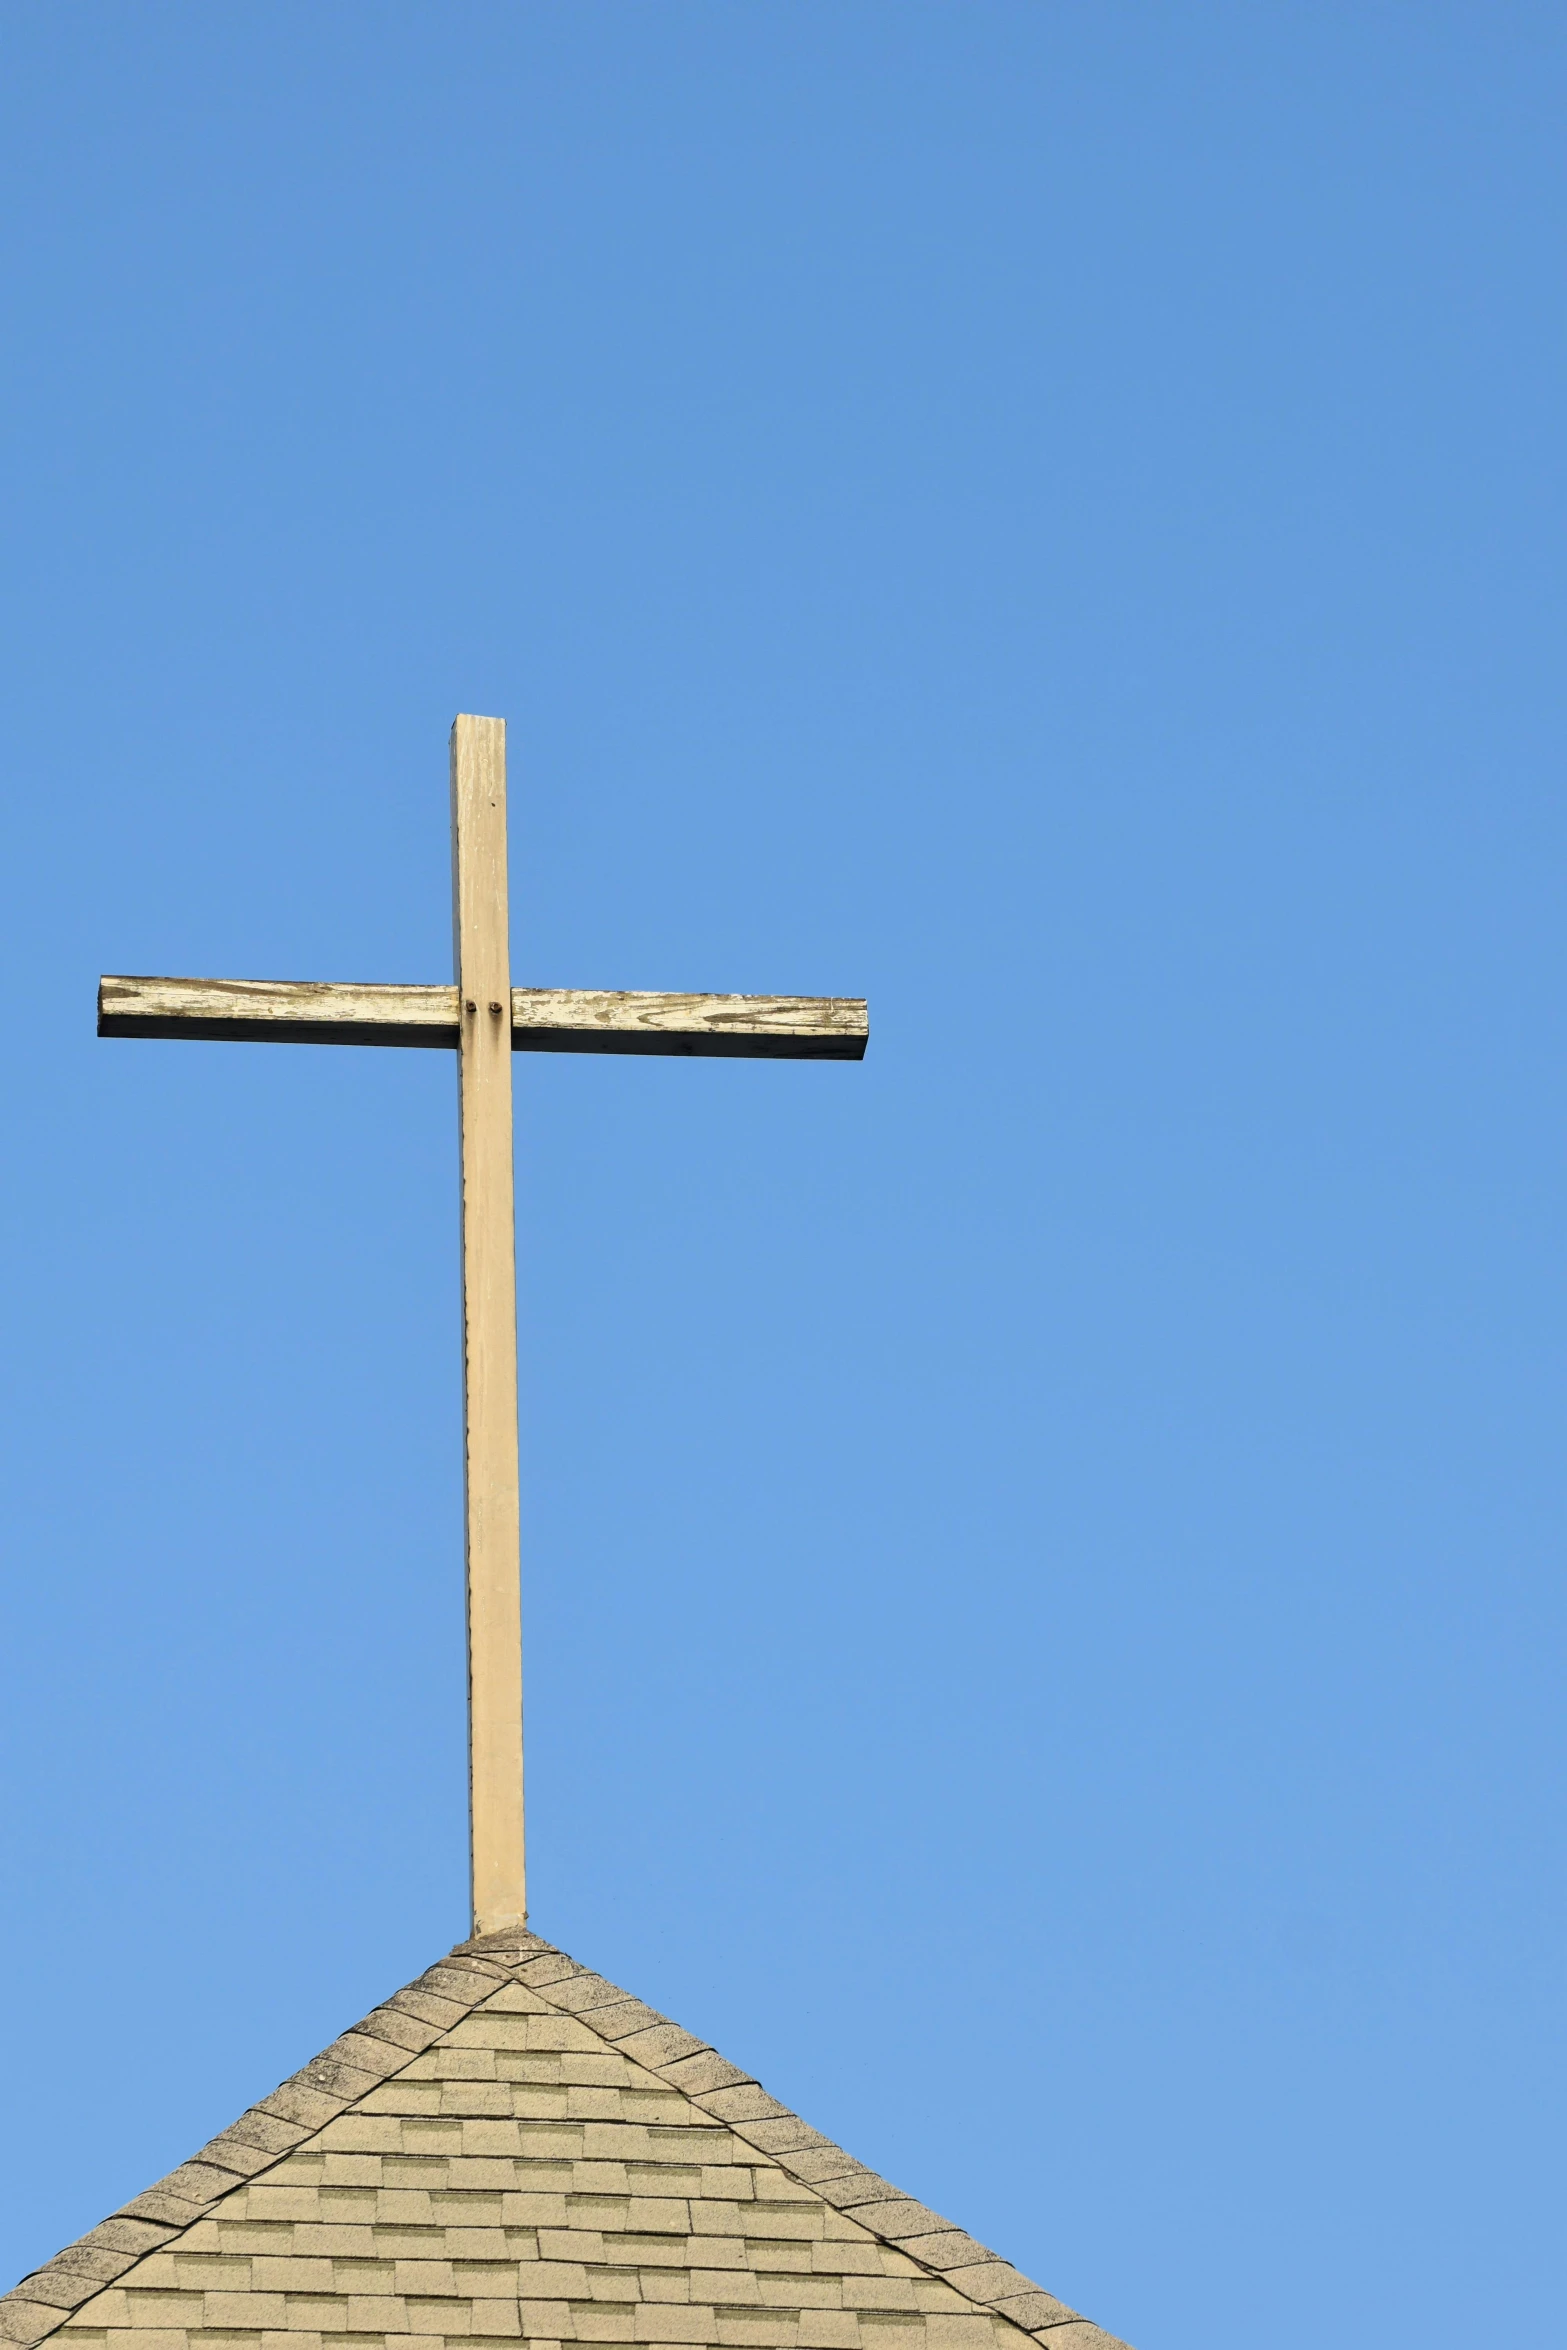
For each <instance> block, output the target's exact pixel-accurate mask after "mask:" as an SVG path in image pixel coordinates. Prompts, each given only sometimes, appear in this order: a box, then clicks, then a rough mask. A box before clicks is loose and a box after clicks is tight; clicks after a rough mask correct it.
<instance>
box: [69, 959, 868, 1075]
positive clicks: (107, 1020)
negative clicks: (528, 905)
mask: <svg viewBox="0 0 1567 2350" xmlns="http://www.w3.org/2000/svg"><path fill="white" fill-rule="evenodd" d="M510 998H511V1044H512V1050H513V1051H514V1052H519V1053H659V1054H665V1055H668V1056H671V1057H674V1058H678V1059H714V1060H729V1059H744V1060H780V1061H858V1060H863V1058H864V1056H865V1047H866V1043H867V1040H868V1037H869V1033H870V1029H869V1020H868V1016H867V1012H866V1007H865V1005H864V1004H863V1003H862V1002H861V1001H860V1000H859V999H858V998H857V997H853V996H792V995H783V996H769V995H674V994H658V993H652V992H648V991H636V990H631V989H624V988H620V989H590V988H570V987H514V988H512V989H511V990H510ZM98 1033H99V1035H100V1036H153V1037H158V1036H162V1037H196V1038H202V1037H215V1038H222V1039H226V1040H228V1041H230V1042H239V1043H244V1042H246V1041H249V1042H251V1043H254V1044H371V1045H391V1044H400V1045H428V1046H434V1047H437V1048H440V1047H445V1048H446V1049H448V1050H455V1048H456V1045H457V1040H458V1026H457V990H456V988H455V987H382V986H370V985H359V984H357V983H347V982H345V983H337V982H332V981H324V980H288V979H280V980H262V979H134V978H127V977H109V978H105V979H103V980H102V981H101V982H100V983H99V988H98Z"/></svg>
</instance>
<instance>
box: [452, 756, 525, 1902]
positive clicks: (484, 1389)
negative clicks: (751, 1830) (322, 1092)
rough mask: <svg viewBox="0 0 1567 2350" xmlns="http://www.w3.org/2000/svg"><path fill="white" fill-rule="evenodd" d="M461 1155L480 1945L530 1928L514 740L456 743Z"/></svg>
mask: <svg viewBox="0 0 1567 2350" xmlns="http://www.w3.org/2000/svg"><path fill="white" fill-rule="evenodd" d="M451 777H452V898H453V930H454V933H455V938H454V946H455V961H456V965H457V994H458V1018H459V1026H460V1037H461V1043H460V1049H459V1052H458V1063H457V1065H458V1099H459V1105H460V1117H459V1125H460V1133H461V1148H462V1297H463V1423H464V1435H465V1445H464V1452H465V1461H464V1467H465V1496H466V1526H467V1542H466V1555H467V1591H468V1767H469V1830H470V1836H471V1847H470V1849H471V1854H472V1869H473V1930H474V1932H475V1933H476V1934H494V1933H500V1932H503V1931H504V1930H505V1929H506V1928H508V1927H511V1926H520V1925H522V1924H523V1923H524V1922H525V1921H526V1918H527V1914H528V1902H527V1880H526V1875H525V1863H524V1852H523V1800H522V1602H521V1592H520V1588H519V1573H520V1534H519V1522H518V1471H517V1269H516V1233H515V1223H514V1215H513V1206H512V1125H511V1119H512V1109H511V1020H510V1017H509V1009H510V1004H511V982H510V979H509V977H508V975H507V956H508V946H507V913H506V727H505V723H504V721H503V720H501V719H499V718H472V717H460V718H458V719H457V721H456V722H455V724H454V725H453V727H452V744H451Z"/></svg>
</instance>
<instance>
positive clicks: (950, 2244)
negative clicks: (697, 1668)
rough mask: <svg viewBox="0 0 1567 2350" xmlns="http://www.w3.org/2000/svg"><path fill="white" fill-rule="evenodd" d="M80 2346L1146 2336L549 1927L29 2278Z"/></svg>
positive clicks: (370, 2020) (469, 1971) (344, 2059)
mask: <svg viewBox="0 0 1567 2350" xmlns="http://www.w3.org/2000/svg"><path fill="white" fill-rule="evenodd" d="M51 2335H57V2336H58V2337H59V2338H60V2339H59V2350H89V2346H91V2350H218V2345H219V2343H220V2342H221V2343H222V2344H223V2345H224V2350H233V2346H234V2345H235V2344H236V2343H240V2342H243V2343H246V2344H248V2345H251V2346H253V2350H380V2346H382V2345H385V2346H386V2350H437V2346H438V2345H440V2344H443V2343H447V2342H450V2343H453V2344H457V2343H461V2344H462V2345H464V2350H520V2344H521V2343H523V2342H526V2343H527V2344H528V2345H529V2350H543V2345H545V2344H550V2343H561V2344H565V2343H568V2342H594V2343H601V2344H606V2345H624V2346H625V2350H646V2346H647V2345H649V2344H659V2343H667V2344H673V2345H682V2346H689V2350H699V2346H700V2350H707V2346H708V2345H714V2346H718V2350H730V2346H732V2350H1009V2346H1010V2350H1022V2341H1023V2338H1024V2337H1025V2336H1026V2337H1030V2338H1031V2339H1032V2340H1033V2341H1034V2342H1035V2343H1036V2344H1038V2345H1040V2350H1126V2346H1125V2344H1123V2343H1119V2342H1117V2341H1116V2340H1115V2338H1114V2337H1113V2336H1112V2335H1110V2334H1107V2333H1105V2332H1103V2331H1102V2329H1101V2328H1100V2327H1098V2326H1096V2325H1091V2324H1090V2323H1089V2322H1088V2320H1087V2319H1086V2318H1081V2317H1079V2316H1078V2315H1077V2314H1076V2312H1075V2311H1073V2310H1071V2309H1068V2308H1067V2307H1066V2306H1065V2304H1064V2303H1062V2302H1060V2301H1057V2300H1055V2299H1054V2298H1053V2296H1052V2295H1050V2294H1049V2293H1044V2292H1041V2291H1040V2290H1039V2288H1038V2287H1037V2286H1036V2285H1032V2284H1030V2282H1029V2280H1028V2279H1027V2278H1026V2277H1024V2276H1020V2275H1019V2273H1018V2272H1017V2270H1016V2269H1014V2268H1010V2267H1009V2266H1008V2265H1007V2263H1006V2262H1005V2261H1002V2260H998V2259H997V2258H996V2256H995V2254H994V2253H991V2252H987V2251H986V2249H985V2247H984V2246H983V2245H982V2244H978V2243H976V2242H975V2241H974V2239H973V2238H972V2237H971V2236H967V2235H965V2234H964V2233H963V2232H962V2230H961V2229H958V2228H952V2227H949V2226H948V2225H947V2223H946V2221H945V2220H942V2219H939V2218H938V2217H937V2216H936V2214H935V2213H934V2212H932V2211H928V2210H927V2209H926V2208H925V2206H924V2205H923V2204H921V2203H916V2202H914V2201H912V2200H911V2199H910V2198H909V2197H908V2196H905V2195H900V2194H899V2193H898V2191H897V2189H896V2188H894V2187H890V2186H888V2184H887V2182H886V2180H885V2179H880V2178H878V2177H877V2176H876V2174H875V2173H874V2172H873V2171H868V2170H866V2169H864V2168H863V2167H862V2166H861V2165H860V2164H859V2163H857V2162H854V2161H853V2160H852V2159H851V2158H850V2157H849V2156H848V2155H846V2154H844V2153H843V2152H842V2151H841V2149H840V2148H838V2147H837V2146H835V2145H833V2143H832V2142H831V2140H830V2139H827V2138H824V2137H822V2136H821V2135H820V2134H819V2132H817V2131H815V2130H813V2129H811V2128H809V2127H808V2126H807V2124H806V2123H804V2122H802V2121H801V2120H799V2118H798V2117H797V2116H796V2115H795V2114H792V2113H790V2112H789V2111H788V2110H787V2108H786V2107H784V2106H781V2105H780V2104H778V2102H777V2100H776V2099H775V2098H772V2097H769V2096H768V2094H767V2092H766V2090H765V2089H762V2088H761V2087H759V2086H758V2084H757V2083H756V2082H755V2081H754V2080H753V2079H752V2078H751V2077H750V2075H749V2074H747V2073H743V2072H741V2071H740V2070H739V2068H738V2067H737V2066H735V2065H732V2064H730V2063H728V2062H727V2061H726V2059H725V2058H723V2057H721V2056H719V2055H718V2054H717V2052H716V2051H715V2050H714V2049H712V2048H709V2047H708V2046H707V2045H706V2043H705V2042H704V2041H701V2040H697V2039H693V2037H692V2036H691V2034H690V2033H689V2032H683V2031H681V2029H680V2027H679V2026H678V2025H677V2024H672V2023H670V2022H669V2021H668V2019H667V2018H666V2017H664V2016H661V2015H657V2014H655V2013H654V2011H653V2010H652V2009H651V2008H648V2007H644V2006H643V2005H642V2003H641V2001H640V2000H637V1999H633V1998H631V1997H629V1996H628V1994H627V1993H625V1992H624V1991H620V1990H617V1989H616V1987H615V1985H614V1984H613V1983H608V1982H606V1981H605V1980H604V1978H603V1977H602V1976H601V1975H596V1974H592V1973H590V1972H589V1971H588V1969H587V1968H585V1967H581V1966H579V1965H578V1964H577V1963H576V1961H575V1960H574V1959H570V1958H568V1957H566V1955H565V1953H564V1952H563V1951H559V1950H556V1949H555V1948H553V1947H552V1945H551V1944H549V1943H548V1942H545V1941H543V1940H542V1939H541V1938H540V1937H539V1936H538V1935H536V1934H529V1933H527V1932H509V1933H506V1934H492V1935H488V1936H486V1937H484V1938H483V1939H482V1940H478V1941H472V1942H464V1943H459V1945H458V1946H457V1948H456V1949H455V1950H454V1951H453V1952H452V1953H451V1955H450V1956H449V1957H448V1958H444V1959H442V1960H441V1961H440V1962H439V1963H438V1964H437V1965H435V1966H433V1967H431V1969H430V1970H429V1972H428V1973H427V1974H424V1975H421V1976H420V1977H419V1979H418V1981H417V1982H415V1983H411V1984H409V1986H408V1988H407V1989H406V1990H404V1991H399V1992H397V1993H395V1994H394V1996H393V1997H392V1998H391V1999H389V2000H387V2001H386V2003H385V2005H384V2006H381V2007H378V2008H375V2009H374V2010H372V2012H371V2013H370V2014H369V2015H368V2016H367V2017H366V2018H365V2020H364V2022H363V2023H360V2024H356V2025H355V2026H354V2027H353V2028H352V2029H351V2030H350V2031H347V2032H345V2033H344V2034H343V2035H342V2037H341V2038H340V2039H338V2040H335V2041H334V2042H333V2043H332V2045H331V2047H330V2048H328V2049H326V2050H325V2051H324V2052H323V2053H322V2054H321V2055H320V2056H318V2057H316V2058H315V2059H314V2060H313V2061H312V2062H311V2063H310V2064H308V2065H306V2066H305V2068H304V2070H303V2072H299V2073H296V2074H295V2075H294V2077H293V2079H292V2080H289V2081H285V2082H284V2083H283V2086H282V2087H281V2088H280V2089H277V2090H274V2092H273V2093H272V2095H271V2096H270V2097H264V2098H263V2099H262V2100H261V2102H260V2104H259V2105H254V2106H252V2107H251V2109H250V2111H249V2112H248V2113H246V2114H243V2115H242V2116H241V2118H240V2119H239V2120H238V2121H237V2122H235V2123H234V2125H233V2127H232V2128H231V2129H228V2130H225V2131H224V2132H223V2133H222V2134H221V2135H220V2136H219V2137H216V2138H214V2139H213V2140H212V2142H211V2144H210V2145H208V2146H205V2147H203V2148H202V2150H201V2152H200V2153H199V2154H197V2155H196V2156H195V2157H194V2158H193V2159H192V2160H191V2161H190V2162H187V2163H185V2164H183V2165H182V2166H181V2168H180V2169H178V2170H176V2171H171V2172H170V2174H169V2176H168V2177H167V2178H166V2179H162V2180H160V2181H159V2183H158V2185H157V2186H155V2187H152V2188H149V2189H148V2191H147V2193H146V2194H144V2195H139V2196H137V2198H136V2199H135V2201H134V2202H132V2203H127V2204H126V2205H125V2206H124V2208H123V2209H122V2210H120V2211H118V2212H116V2213H115V2214H114V2216H113V2217H112V2218H110V2219H107V2220H105V2221H104V2222H103V2223H102V2225H101V2226H99V2227H96V2228H94V2229H93V2230H92V2231H91V2233H90V2234H88V2235H86V2236H83V2237H82V2238H81V2240H80V2242H79V2243H76V2244H73V2245H71V2246H69V2247H68V2248H67V2250H65V2251H64V2252H61V2253H59V2254H58V2255H57V2256H56V2257H55V2259H53V2260H51V2261H50V2262H49V2263H48V2264H47V2266H45V2267H44V2268H41V2269H39V2270H38V2271H36V2273H35V2274H34V2275H32V2276H30V2277H25V2278H24V2279H23V2281H22V2282H21V2284H19V2285H18V2286H17V2287H16V2288H15V2290H14V2291H13V2292H11V2293H8V2294H6V2295H5V2296H4V2297H3V2298H0V2340H3V2341H9V2342H14V2343H19V2344H23V2345H26V2346H28V2350H31V2345H32V2344H34V2343H38V2342H42V2341H44V2340H45V2339H46V2338H47V2337H49V2336H51Z"/></svg>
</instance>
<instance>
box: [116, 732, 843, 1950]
mask: <svg viewBox="0 0 1567 2350" xmlns="http://www.w3.org/2000/svg"><path fill="white" fill-rule="evenodd" d="M451 781H452V886H453V930H454V960H455V962H456V966H457V984H456V985H455V987H362V986H354V985H349V986H338V985H334V984H332V983H330V982H326V983H323V982H317V981H311V980H284V981H276V982H273V981H258V980H245V979H123V978H121V979H104V980H103V981H101V983H100V985H99V989H98V1034H99V1035H100V1036H191V1037H229V1038H234V1039H238V1040H244V1041H267V1042H274V1043H285V1044H388V1045H390V1044H406V1045H438V1046H446V1047H448V1048H455V1050H456V1053H457V1070H458V1134H459V1142H460V1148H461V1158H462V1297H463V1444H464V1467H465V1475H464V1508H465V1515H466V1537H467V1539H466V1567H467V1603H468V1817H469V1853H470V1859H471V1866H472V1886H473V1930H474V1932H475V1933H476V1934H493V1933H499V1932H501V1931H503V1930H505V1929H506V1928H508V1927H512V1926H520V1925H522V1924H524V1923H525V1922H526V1919H527V1914H528V1904H527V1893H526V1877H525V1874H524V1851H523V1812H522V1614H521V1593H520V1576H519V1564H520V1561H519V1549H520V1541H519V1529H518V1474H517V1277H516V1258H515V1236H514V1216H513V1207H512V1118H511V1056H512V1054H513V1053H514V1052H542V1053H674V1054H696V1055H704V1056H722V1057H730V1056H745V1057H748V1058H753V1059H761V1060H806V1061H858V1060H860V1059H862V1058H863V1057H864V1053H865V1045H866V1040H867V1037H868V1035H869V1024H868V1021H867V1017H866V1007H865V1005H864V1004H863V1003H861V1002H859V1001H857V1000H854V999H849V998H843V997H835V996H742V995H629V994H595V993H589V992H584V991H581V990H578V989H572V988H552V987H513V986H512V984H511V979H510V974H509V969H508V934H507V919H506V725H505V721H504V719H500V718H468V717H462V718H458V719H457V720H456V722H455V723H454V725H453V727H452V740H451Z"/></svg>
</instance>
